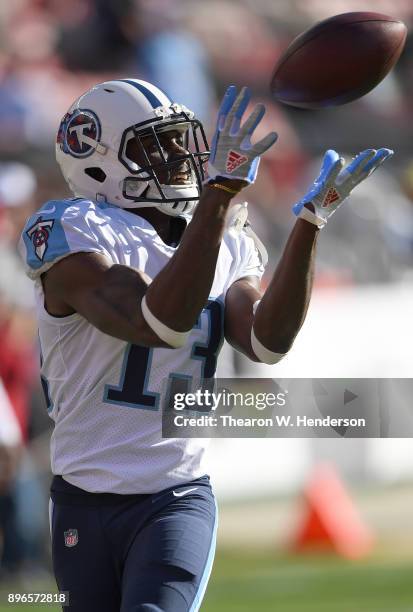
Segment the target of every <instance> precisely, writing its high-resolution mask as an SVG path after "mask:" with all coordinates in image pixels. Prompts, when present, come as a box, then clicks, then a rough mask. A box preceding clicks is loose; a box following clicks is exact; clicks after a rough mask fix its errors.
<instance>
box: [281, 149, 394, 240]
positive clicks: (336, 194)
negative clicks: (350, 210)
mask: <svg viewBox="0 0 413 612" xmlns="http://www.w3.org/2000/svg"><path fill="white" fill-rule="evenodd" d="M392 155H393V151H392V150H391V149H378V150H377V151H376V149H366V151H363V152H362V153H359V154H358V155H357V156H356V157H355V158H354V159H353V161H352V162H351V163H350V164H349V165H348V166H347V167H346V168H344V163H345V162H344V159H343V158H342V157H339V155H338V153H336V151H333V150H332V149H330V150H329V151H327V152H326V154H325V155H324V159H323V165H322V167H321V172H320V176H319V177H318V178H317V179H316V180H315V181H314V183H313V184H312V186H311V188H310V191H309V192H308V193H306V195H305V196H304V197H303V198H302V199H301V200H300V201H299V202H297V204H295V205H294V206H293V212H294V214H295V215H297V217H301V218H302V219H305V220H306V221H309V222H310V223H313V224H314V225H317V227H320V228H321V227H324V225H325V224H326V223H327V220H328V219H329V218H330V217H331V215H332V214H333V213H334V212H335V211H336V210H337V208H338V207H339V206H341V204H342V203H343V202H344V200H345V199H346V198H347V197H348V196H349V195H350V193H351V192H352V190H353V189H354V187H356V186H357V185H358V184H359V183H361V181H364V180H365V179H366V178H367V177H369V176H370V174H372V173H373V172H374V171H375V170H376V169H377V168H378V167H379V166H381V164H382V163H383V162H385V161H386V159H388V158H389V157H391V156H392Z"/></svg>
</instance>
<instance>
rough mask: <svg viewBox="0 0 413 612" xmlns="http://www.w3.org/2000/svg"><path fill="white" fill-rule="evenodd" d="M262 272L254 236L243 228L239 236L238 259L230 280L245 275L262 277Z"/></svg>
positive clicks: (263, 270)
mask: <svg viewBox="0 0 413 612" xmlns="http://www.w3.org/2000/svg"><path fill="white" fill-rule="evenodd" d="M264 272H265V265H264V263H263V258H262V255H261V253H260V251H259V249H258V247H257V244H256V242H255V240H254V238H253V237H252V236H249V235H247V233H246V232H245V231H244V230H243V231H242V232H241V233H240V236H239V260H238V265H237V270H236V272H235V275H234V277H233V279H232V282H233V283H234V282H235V281H237V280H239V279H240V278H244V277H246V276H258V278H262V275H263V274H264Z"/></svg>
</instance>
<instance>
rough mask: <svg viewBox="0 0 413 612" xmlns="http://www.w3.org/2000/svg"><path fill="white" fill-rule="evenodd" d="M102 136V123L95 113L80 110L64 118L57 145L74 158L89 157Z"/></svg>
mask: <svg viewBox="0 0 413 612" xmlns="http://www.w3.org/2000/svg"><path fill="white" fill-rule="evenodd" d="M100 135H101V128H100V122H99V119H98V117H97V116H96V115H95V113H92V111H90V110H81V109H78V110H76V111H74V112H73V113H67V114H66V115H65V116H64V117H63V119H62V122H61V124H60V127H59V132H58V134H57V144H58V145H60V147H61V149H62V151H64V152H65V153H68V154H69V155H72V156H73V157H81V158H82V157H88V156H89V155H92V153H93V151H94V150H95V148H96V145H97V143H98V142H99V141H100Z"/></svg>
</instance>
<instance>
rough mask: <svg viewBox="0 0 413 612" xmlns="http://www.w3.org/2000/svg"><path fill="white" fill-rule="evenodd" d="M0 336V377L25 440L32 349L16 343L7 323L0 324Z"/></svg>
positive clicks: (31, 370)
mask: <svg viewBox="0 0 413 612" xmlns="http://www.w3.org/2000/svg"><path fill="white" fill-rule="evenodd" d="M0 337H1V343H0V378H1V379H2V381H3V384H4V387H5V389H6V391H7V394H8V396H9V398H10V402H11V405H12V407H13V409H14V412H15V414H16V417H17V420H18V422H19V425H20V429H21V433H22V438H23V440H25V441H27V434H28V421H29V406H30V397H31V392H32V386H33V380H34V375H35V370H34V361H33V358H34V355H33V349H32V346H31V344H29V343H28V344H24V345H20V346H18V345H16V343H15V342H14V341H13V336H12V335H11V334H10V330H9V327H8V324H7V323H6V324H4V323H3V324H2V325H0Z"/></svg>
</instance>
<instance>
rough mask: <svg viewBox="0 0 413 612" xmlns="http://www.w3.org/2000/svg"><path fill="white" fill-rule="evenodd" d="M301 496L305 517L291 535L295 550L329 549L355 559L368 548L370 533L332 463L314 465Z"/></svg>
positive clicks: (365, 552) (371, 539)
mask: <svg viewBox="0 0 413 612" xmlns="http://www.w3.org/2000/svg"><path fill="white" fill-rule="evenodd" d="M304 497H305V512H304V520H303V521H302V523H301V525H300V526H299V528H298V531H297V533H296V536H295V538H294V542H293V549H294V551H295V552H297V551H298V552H303V551H306V552H308V551H311V552H314V551H317V552H319V551H330V552H336V553H337V554H339V555H341V556H342V557H346V558H348V559H358V558H361V557H364V556H365V555H367V554H368V553H369V552H370V551H371V549H372V546H373V542H374V539H373V535H372V533H371V531H370V529H369V528H368V527H367V526H366V525H365V524H364V523H363V521H362V519H361V517H360V515H359V513H358V512H357V509H356V507H355V505H354V502H353V500H352V499H351V497H350V495H349V493H348V492H347V491H346V489H345V488H344V485H343V483H342V481H341V480H340V478H339V476H338V474H337V471H336V470H335V469H334V468H333V467H332V466H330V465H328V464H322V465H319V466H317V467H316V468H315V470H314V472H313V474H312V476H311V478H310V481H309V483H308V485H307V487H306V489H305V491H304Z"/></svg>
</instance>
